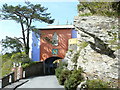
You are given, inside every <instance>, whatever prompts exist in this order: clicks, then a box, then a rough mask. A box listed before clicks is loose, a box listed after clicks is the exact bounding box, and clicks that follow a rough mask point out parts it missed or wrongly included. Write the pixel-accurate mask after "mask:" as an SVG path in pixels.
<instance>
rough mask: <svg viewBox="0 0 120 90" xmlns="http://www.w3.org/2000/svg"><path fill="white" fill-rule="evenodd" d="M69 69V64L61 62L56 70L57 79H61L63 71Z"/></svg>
mask: <svg viewBox="0 0 120 90" xmlns="http://www.w3.org/2000/svg"><path fill="white" fill-rule="evenodd" d="M66 67H67V63H66V62H62V61H60V62H59V66H58V67H57V68H56V69H55V75H56V77H57V78H59V76H60V74H61V72H62V70H64V69H65V68H66Z"/></svg>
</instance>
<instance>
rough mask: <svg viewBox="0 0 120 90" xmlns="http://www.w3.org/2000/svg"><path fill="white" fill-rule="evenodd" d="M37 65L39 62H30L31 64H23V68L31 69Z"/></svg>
mask: <svg viewBox="0 0 120 90" xmlns="http://www.w3.org/2000/svg"><path fill="white" fill-rule="evenodd" d="M36 63H39V62H37V61H36V62H32V61H31V62H29V63H23V64H22V67H23V68H26V67H30V66H31V65H34V64H36Z"/></svg>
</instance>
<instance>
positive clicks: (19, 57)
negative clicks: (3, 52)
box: [11, 52, 31, 63]
mask: <svg viewBox="0 0 120 90" xmlns="http://www.w3.org/2000/svg"><path fill="white" fill-rule="evenodd" d="M11 59H12V60H13V61H14V62H21V63H29V62H31V60H30V58H29V56H28V55H26V54H25V52H22V53H20V52H18V53H15V54H12V56H11Z"/></svg>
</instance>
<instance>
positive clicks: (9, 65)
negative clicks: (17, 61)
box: [2, 59, 12, 76]
mask: <svg viewBox="0 0 120 90" xmlns="http://www.w3.org/2000/svg"><path fill="white" fill-rule="evenodd" d="M11 68H12V61H11V60H9V59H8V60H7V61H6V62H4V63H3V64H2V76H5V75H7V74H9V73H10V72H11Z"/></svg>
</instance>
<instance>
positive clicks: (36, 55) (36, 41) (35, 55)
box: [32, 32, 40, 61]
mask: <svg viewBox="0 0 120 90" xmlns="http://www.w3.org/2000/svg"><path fill="white" fill-rule="evenodd" d="M32 61H40V36H39V35H38V34H37V33H35V32H32Z"/></svg>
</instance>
